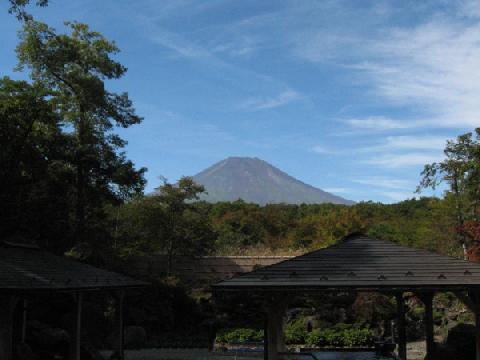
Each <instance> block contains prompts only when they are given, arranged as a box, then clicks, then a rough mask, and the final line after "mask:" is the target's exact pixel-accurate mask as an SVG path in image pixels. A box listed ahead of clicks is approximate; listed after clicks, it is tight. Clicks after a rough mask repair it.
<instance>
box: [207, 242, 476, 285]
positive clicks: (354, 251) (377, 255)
mask: <svg viewBox="0 0 480 360" xmlns="http://www.w3.org/2000/svg"><path fill="white" fill-rule="evenodd" d="M476 288H477V289H480V264H476V263H471V262H468V261H465V260H459V259H456V258H453V257H449V256H445V255H439V254H436V253H433V252H429V251H426V250H419V249H413V248H409V247H405V246H400V245H397V244H394V243H391V242H387V241H381V240H376V239H372V238H369V237H366V236H364V235H350V236H347V237H345V238H343V239H342V240H340V241H339V242H338V243H336V244H335V245H333V246H330V247H328V248H325V249H321V250H317V251H313V252H310V253H307V254H305V255H301V256H298V257H295V258H292V259H290V260H286V261H283V262H280V263H277V264H274V265H271V266H267V267H264V268H261V269H258V270H255V271H252V272H249V273H245V274H242V275H239V276H235V277H232V278H230V279H228V280H225V281H222V282H220V283H217V284H216V285H214V286H213V290H214V291H215V292H223V291H249V290H252V291H256V292H268V291H299V290H308V291H314V290H339V291H342V290H364V291H368V290H372V291H376V290H383V291H390V290H405V291H408V290H426V291H427V290H443V291H460V290H473V289H476Z"/></svg>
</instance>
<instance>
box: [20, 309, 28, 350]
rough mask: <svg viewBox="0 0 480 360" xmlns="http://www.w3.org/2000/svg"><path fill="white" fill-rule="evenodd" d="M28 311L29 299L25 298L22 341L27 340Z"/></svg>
mask: <svg viewBox="0 0 480 360" xmlns="http://www.w3.org/2000/svg"><path fill="white" fill-rule="evenodd" d="M27 311H28V300H23V307H22V334H21V336H22V339H21V340H22V343H24V342H25V341H26V338H27Z"/></svg>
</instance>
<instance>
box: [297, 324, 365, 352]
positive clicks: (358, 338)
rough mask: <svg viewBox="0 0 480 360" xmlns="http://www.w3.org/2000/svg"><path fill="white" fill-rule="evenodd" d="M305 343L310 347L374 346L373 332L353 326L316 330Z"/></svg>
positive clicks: (307, 337)
mask: <svg viewBox="0 0 480 360" xmlns="http://www.w3.org/2000/svg"><path fill="white" fill-rule="evenodd" d="M305 340H306V341H305V342H306V344H307V345H308V346H312V347H313V346H320V347H322V346H333V347H360V346H372V345H373V331H372V330H370V329H368V328H363V329H359V328H356V327H352V326H351V325H350V326H349V325H345V324H343V325H342V326H338V328H332V329H325V330H314V331H312V332H311V333H309V334H308V335H307V336H306V338H305Z"/></svg>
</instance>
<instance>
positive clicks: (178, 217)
mask: <svg viewBox="0 0 480 360" xmlns="http://www.w3.org/2000/svg"><path fill="white" fill-rule="evenodd" d="M204 191H205V188H204V187H203V186H202V185H198V184H196V183H195V182H194V181H193V179H192V178H191V177H182V178H181V179H180V180H179V181H178V184H170V183H168V182H167V181H164V183H163V185H162V186H161V187H159V188H158V189H157V192H158V195H156V198H157V201H159V202H160V203H161V204H162V206H163V208H164V214H165V217H164V221H165V222H164V230H165V233H164V236H165V240H164V241H165V251H166V253H167V255H168V275H170V274H171V272H172V259H173V255H175V254H176V253H177V251H178V250H179V249H181V248H182V247H188V246H192V245H194V244H195V243H196V242H197V241H195V240H200V239H203V236H201V235H202V234H198V233H197V232H196V231H195V229H192V227H191V226H188V224H189V222H191V221H192V220H194V219H195V217H194V213H195V209H194V207H193V205H192V201H193V200H198V199H199V195H200V194H201V193H203V192H204ZM195 223H196V224H197V225H199V223H198V222H196V221H195ZM198 235H200V237H198Z"/></svg>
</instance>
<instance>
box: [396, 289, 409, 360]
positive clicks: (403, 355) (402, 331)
mask: <svg viewBox="0 0 480 360" xmlns="http://www.w3.org/2000/svg"><path fill="white" fill-rule="evenodd" d="M395 298H396V300H397V330H398V357H399V359H400V360H406V359H407V333H406V326H405V325H406V324H405V303H404V300H403V293H397V294H395Z"/></svg>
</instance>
